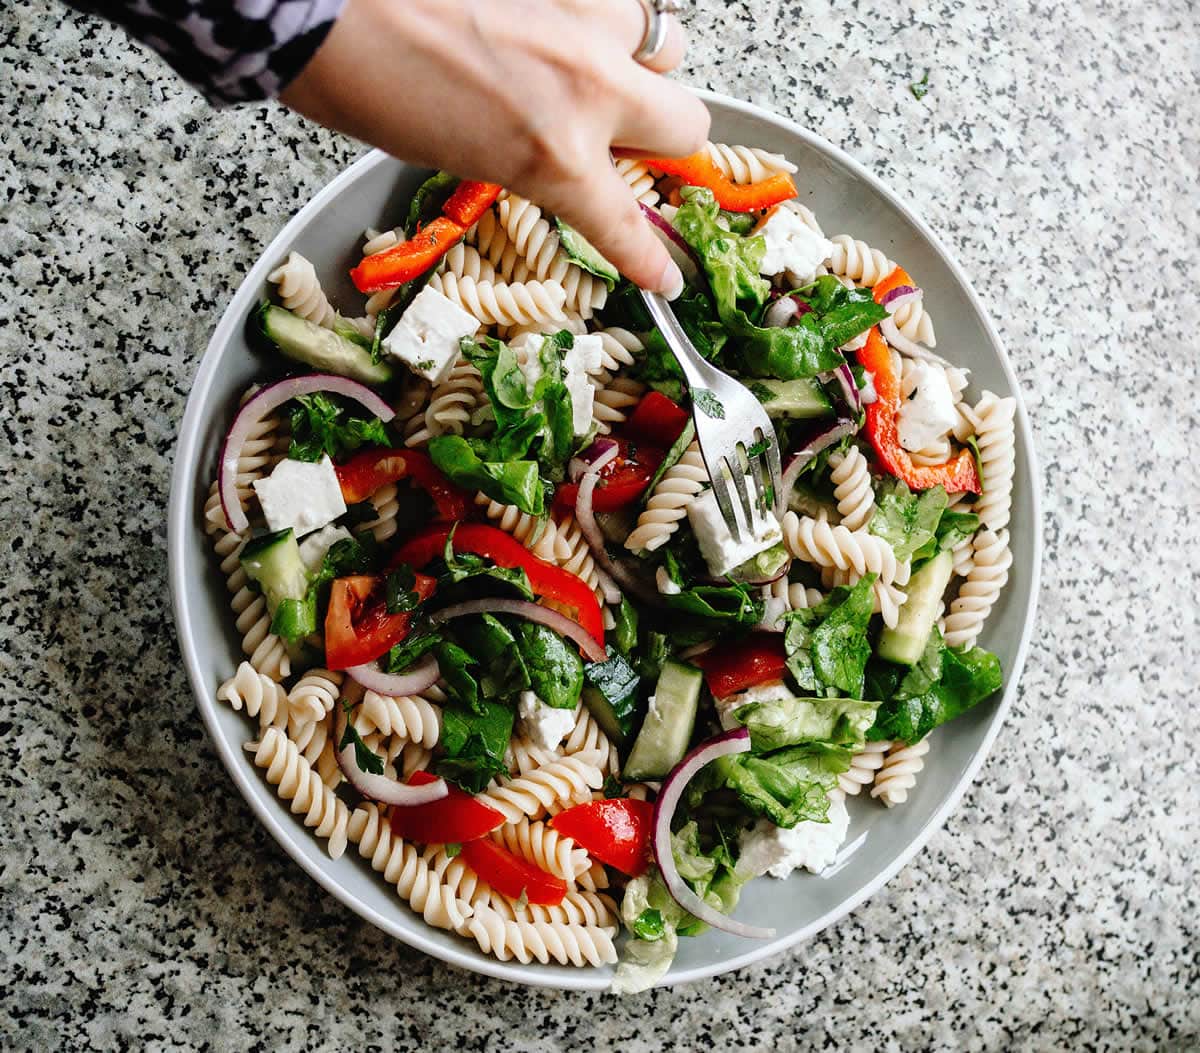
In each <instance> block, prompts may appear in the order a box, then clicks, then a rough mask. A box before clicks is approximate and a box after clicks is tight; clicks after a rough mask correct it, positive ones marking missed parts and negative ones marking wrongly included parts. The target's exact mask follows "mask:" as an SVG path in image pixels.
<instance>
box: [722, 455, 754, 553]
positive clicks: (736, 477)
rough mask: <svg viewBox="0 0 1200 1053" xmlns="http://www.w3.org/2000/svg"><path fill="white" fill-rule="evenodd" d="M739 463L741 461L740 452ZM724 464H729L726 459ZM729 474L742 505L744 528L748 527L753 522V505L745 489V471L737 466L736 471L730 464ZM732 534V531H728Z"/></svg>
mask: <svg viewBox="0 0 1200 1053" xmlns="http://www.w3.org/2000/svg"><path fill="white" fill-rule="evenodd" d="M738 452H739V457H738V459H739V461H740V460H741V455H740V451H738ZM726 464H729V461H728V459H727V460H726ZM729 474H730V475H732V476H733V485H734V486H735V487H736V488H737V493H738V500H739V501H740V502H741V505H742V513H743V514H744V515H745V517H746V526H747V527H750V526H751V524H753V522H754V505H753V504H752V503H751V501H750V492H749V490H747V489H746V470H745V469H744V468H743V467H742V466H741V464H738V465H737V467H736V469H735V468H734V466H733V465H732V464H729ZM730 532H731V533H732V531H730Z"/></svg>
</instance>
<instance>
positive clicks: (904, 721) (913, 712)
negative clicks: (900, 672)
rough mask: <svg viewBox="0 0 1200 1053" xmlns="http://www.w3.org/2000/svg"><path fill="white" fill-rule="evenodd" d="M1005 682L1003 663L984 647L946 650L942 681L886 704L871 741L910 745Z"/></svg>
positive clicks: (881, 708)
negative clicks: (894, 740) (917, 693)
mask: <svg viewBox="0 0 1200 1053" xmlns="http://www.w3.org/2000/svg"><path fill="white" fill-rule="evenodd" d="M939 642H940V641H939ZM924 660H925V659H924V657H923V658H922V661H923V662H924ZM924 675H928V671H926V673H925V674H924ZM905 679H907V678H905ZM1003 682H1004V674H1003V673H1002V671H1001V669H1000V660H999V659H998V658H997V657H996V656H995V655H994V654H992V653H991V652H989V651H985V650H984V649H983V648H982V647H972V648H969V649H967V650H962V651H958V650H954V649H953V648H943V649H942V652H941V676H940V678H939V679H938V681H937V682H936V683H935V684H933V685H932V686H931V687H930V688H929V689H928V690H927V691H924V692H922V693H921V694H919V695H914V696H912V697H908V698H900V697H893V698H891V699H889V700H888V701H885V702H884V703H883V704H882V705H881V706H880V707H879V712H878V714H877V715H876V718H875V724H874V725H873V726H872V727H871V729H870V730H869V731H868V732H867V738H869V739H898V740H900V741H902V742H907V743H909V744H910V745H911V744H912V743H914V742H919V741H920V740H921V739H923V738H924V737H925V736H926V735H928V734H929V733H930V732H931V731H932V730H933V729H934V728H936V727H939V726H940V725H942V724H945V723H946V722H947V721H949V720H953V719H954V718H955V717H957V716H961V715H962V714H963V713H965V712H966V711H967V710H968V709H970V708H971V707H972V706H975V705H978V704H979V703H980V702H982V701H983V700H984V699H985V698H987V697H989V696H990V695H992V694H993V693H994V692H996V691H997V690H999V688H1000V686H1001V684H1002V683H1003ZM900 693H901V692H897V694H900Z"/></svg>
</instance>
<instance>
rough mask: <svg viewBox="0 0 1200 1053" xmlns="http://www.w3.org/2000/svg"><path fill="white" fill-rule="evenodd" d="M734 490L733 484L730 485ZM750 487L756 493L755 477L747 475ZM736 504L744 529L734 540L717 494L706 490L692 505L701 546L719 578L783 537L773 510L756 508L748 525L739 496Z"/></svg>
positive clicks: (692, 518) (691, 518) (690, 515)
mask: <svg viewBox="0 0 1200 1053" xmlns="http://www.w3.org/2000/svg"><path fill="white" fill-rule="evenodd" d="M730 489H731V490H732V489H733V487H732V486H730ZM746 489H747V491H748V492H749V493H751V494H753V493H754V480H753V479H752V478H751V477H750V476H746ZM733 504H734V514H735V515H736V516H737V519H738V524H739V525H740V526H741V528H742V529H741V534H742V537H741V540H740V541H736V540H734V537H733V535H732V534H731V533H730V532H729V528H728V527H727V526H726V525H725V520H724V518H723V517H722V515H721V507H720V505H718V504H717V495H716V494H715V493H713V491H712V490H705V491H704V493H702V494H700V495H699V496H698V497H697V498H696V499H695V500H693V501H692V502H691V504H689V505H688V510H687V512H688V521H689V522H690V523H691V524H692V532H693V533H694V534H695V535H696V541H697V543H698V544H699V545H700V554H701V555H702V556H703V557H704V562H705V563H707V564H708V569H709V571H710V572H711V573H712V575H713V576H714V577H717V578H719V577H721V576H722V575H724V574H728V573H729V572H730V571H731V570H733V569H734V568H735V567H740V566H741V565H742V564H743V563H745V562H746V560H748V559H750V558H751V557H753V556H757V555H758V554H759V553H760V552H765V551H766V550H767V549H769V548H770V547H771V546H772V545H777V544H778V543H779V542H780V541H782V540H783V531H782V530H781V529H780V527H779V521H778V520H777V519H776V518H775V517H774V516H773V515H772V514H771V513H770V512H766V513H764V512H761V511H760V510H759V509H757V508H755V509H753V515H752V517H751V518H752V522H751V523H750V524H749V525H747V523H746V522H745V519H744V518H743V514H742V510H741V506H740V504H739V503H738V501H737V500H736V497H735V499H734V502H733Z"/></svg>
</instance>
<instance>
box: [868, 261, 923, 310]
mask: <svg viewBox="0 0 1200 1053" xmlns="http://www.w3.org/2000/svg"><path fill="white" fill-rule="evenodd" d="M902 285H908V286H910V287H912V288H913V289H915V288H916V287H917V283H916V282H914V281H913V280H912V278H911V277H910V276H909V273H908V271H906V270H905V269H904V268H903V267H894V268H893V269H892V271H891V273H890V274H887V275H885V276H884V277H883V279H882V280H880V281H877V282H876V283H875V286H874V288H872V289H871V292H872V293H873V294H874V296H875V302H876V303H878V304H881V303H883V298H884V297H885V296H886V295H887V294H888V293H890V292H891V291H892V290H893V289H898V288H900V286H902Z"/></svg>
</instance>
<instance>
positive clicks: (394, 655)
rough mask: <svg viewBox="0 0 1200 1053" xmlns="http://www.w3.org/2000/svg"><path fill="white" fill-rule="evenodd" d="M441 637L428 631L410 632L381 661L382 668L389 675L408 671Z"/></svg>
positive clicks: (435, 645) (439, 641)
mask: <svg viewBox="0 0 1200 1053" xmlns="http://www.w3.org/2000/svg"><path fill="white" fill-rule="evenodd" d="M441 641H442V637H441V635H440V634H439V633H436V632H430V631H417V632H410V633H409V635H408V636H407V637H405V639H404V641H403V642H402V643H398V644H396V645H395V646H394V647H393V648H392V649H391V650H390V651H388V653H387V656H386V657H385V658H384V660H383V663H382V664H383V667H384V669H385V670H386V671H387V672H389V673H403V672H404V671H405V670H406V669H410V668H411V667H412V666H413V664H414V663H415V662H416V661H417V659H418V658H420V657H422V656H423V655H425V654H427V653H428V652H429V651H432V650H433V649H434V648H435V647H437V645H438V644H439V643H441Z"/></svg>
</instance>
